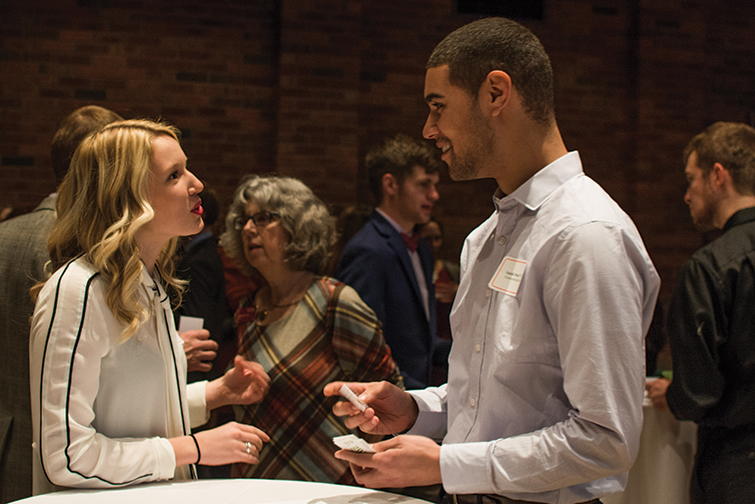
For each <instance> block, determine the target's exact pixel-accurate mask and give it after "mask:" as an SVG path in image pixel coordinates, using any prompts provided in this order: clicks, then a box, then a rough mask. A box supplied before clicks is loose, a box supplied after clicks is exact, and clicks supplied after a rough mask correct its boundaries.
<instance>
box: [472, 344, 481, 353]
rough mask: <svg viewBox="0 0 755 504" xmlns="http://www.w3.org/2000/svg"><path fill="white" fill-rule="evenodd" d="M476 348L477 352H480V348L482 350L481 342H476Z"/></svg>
mask: <svg viewBox="0 0 755 504" xmlns="http://www.w3.org/2000/svg"><path fill="white" fill-rule="evenodd" d="M474 349H475V351H476V352H479V351H480V350H482V347H481V346H480V344H479V343H477V344H476V345H475V346H474Z"/></svg>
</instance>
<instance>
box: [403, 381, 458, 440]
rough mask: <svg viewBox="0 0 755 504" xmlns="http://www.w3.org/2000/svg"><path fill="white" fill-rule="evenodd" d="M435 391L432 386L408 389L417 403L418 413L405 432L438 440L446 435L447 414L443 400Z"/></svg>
mask: <svg viewBox="0 0 755 504" xmlns="http://www.w3.org/2000/svg"><path fill="white" fill-rule="evenodd" d="M435 391H437V389H432V388H430V389H425V390H410V391H408V392H409V394H410V395H411V396H412V397H413V398H414V401H415V402H416V403H417V408H419V414H418V415H417V420H416V421H415V422H414V425H412V427H411V428H410V429H409V430H408V431H406V434H411V435H419V436H425V437H429V438H431V439H433V440H435V441H438V442H440V441H441V440H442V439H443V437H444V436H445V435H446V431H447V430H448V415H447V412H446V409H445V402H444V401H443V399H442V397H441V396H440V395H438V394H437V393H435Z"/></svg>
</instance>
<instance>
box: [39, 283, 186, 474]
mask: <svg viewBox="0 0 755 504" xmlns="http://www.w3.org/2000/svg"><path fill="white" fill-rule="evenodd" d="M48 283H49V282H48ZM47 287H53V288H49V289H48V288H47ZM55 287H57V289H58V290H57V291H56V289H55ZM106 311H107V313H105V312H106ZM109 313H110V312H109V309H108V308H107V305H106V304H105V301H104V299H103V298H102V297H98V296H97V294H96V293H93V291H92V289H90V288H89V283H88V282H77V281H70V282H69V281H68V279H67V278H66V277H65V276H63V277H61V278H60V279H59V283H58V285H56V286H46V289H45V290H44V291H43V292H42V294H41V296H40V299H39V300H38V301H37V308H36V309H35V314H34V318H33V321H32V332H31V370H32V373H34V374H35V375H36V373H39V374H38V375H36V376H33V378H32V386H33V387H36V388H37V389H38V390H39V394H40V397H39V401H40V402H39V404H40V405H41V407H40V408H39V409H38V410H37V411H38V415H37V416H38V419H35V420H38V422H39V423H38V425H37V426H35V430H37V429H38V430H37V432H36V433H35V434H36V435H35V438H36V439H37V445H38V446H37V449H38V453H39V456H40V461H41V463H42V467H43V469H44V472H45V475H46V476H47V478H48V479H49V480H50V481H51V482H52V483H53V484H55V485H59V486H64V487H79V488H113V487H120V486H126V485H130V484H134V483H142V482H146V481H154V480H162V479H169V478H172V477H173V475H174V471H175V455H174V452H173V448H172V446H171V445H170V442H169V441H168V440H167V439H164V438H159V437H154V438H146V439H145V438H141V439H138V438H109V437H107V436H104V435H103V434H101V433H99V432H97V430H96V429H95V428H94V427H93V422H94V420H95V417H94V411H93V404H94V402H95V400H96V399H97V392H98V388H99V375H100V369H101V364H100V362H101V359H102V358H103V357H104V356H105V355H106V354H107V353H108V351H109V350H110V348H111V347H112V346H113V345H116V344H118V343H119V338H120V333H119V332H116V334H115V335H113V334H112V332H113V331H112V329H113V328H112V327H110V326H109V325H108V324H107V322H106V320H111V319H112V317H111V316H109ZM37 436H39V437H37Z"/></svg>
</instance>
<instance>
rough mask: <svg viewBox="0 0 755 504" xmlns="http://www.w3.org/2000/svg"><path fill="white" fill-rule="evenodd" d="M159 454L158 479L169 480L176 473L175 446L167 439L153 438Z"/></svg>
mask: <svg viewBox="0 0 755 504" xmlns="http://www.w3.org/2000/svg"><path fill="white" fill-rule="evenodd" d="M152 441H153V442H154V446H155V452H156V453H157V466H158V467H157V479H158V480H167V479H171V478H173V476H174V475H175V473H176V453H175V452H174V451H173V445H172V444H170V441H168V440H167V439H165V438H160V437H156V438H152Z"/></svg>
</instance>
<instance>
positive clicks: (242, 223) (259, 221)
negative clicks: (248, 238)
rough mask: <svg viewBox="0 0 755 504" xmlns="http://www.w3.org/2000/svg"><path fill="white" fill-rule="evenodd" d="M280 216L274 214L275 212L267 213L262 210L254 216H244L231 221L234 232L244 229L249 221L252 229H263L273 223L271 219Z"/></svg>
mask: <svg viewBox="0 0 755 504" xmlns="http://www.w3.org/2000/svg"><path fill="white" fill-rule="evenodd" d="M280 216H281V214H279V213H275V212H268V211H267V210H263V211H261V212H257V213H256V214H254V215H244V216H243V217H236V218H235V219H233V229H235V230H236V231H241V230H242V229H244V228H245V227H246V223H247V222H249V221H252V223H253V224H254V227H256V228H261V227H265V226H267V225H268V224H270V223H271V222H273V218H280Z"/></svg>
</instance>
